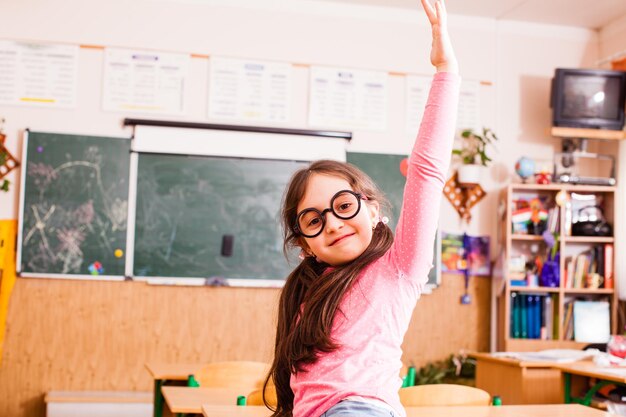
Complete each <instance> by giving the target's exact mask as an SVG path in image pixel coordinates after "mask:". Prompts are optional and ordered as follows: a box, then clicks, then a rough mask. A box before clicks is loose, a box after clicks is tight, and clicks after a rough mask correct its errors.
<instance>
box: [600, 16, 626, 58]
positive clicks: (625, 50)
mask: <svg viewBox="0 0 626 417" xmlns="http://www.w3.org/2000/svg"><path fill="white" fill-rule="evenodd" d="M599 38H600V47H599V50H600V59H602V60H603V61H604V59H605V58H609V57H611V56H613V55H615V54H622V55H624V54H626V16H621V17H619V18H617V19H615V20H614V21H612V22H611V23H609V24H607V25H606V26H604V27H602V28H601V29H600V31H599ZM610 64H611V62H610V60H607V61H606V62H605V63H604V65H603V66H604V67H605V68H610V67H611V65H610Z"/></svg>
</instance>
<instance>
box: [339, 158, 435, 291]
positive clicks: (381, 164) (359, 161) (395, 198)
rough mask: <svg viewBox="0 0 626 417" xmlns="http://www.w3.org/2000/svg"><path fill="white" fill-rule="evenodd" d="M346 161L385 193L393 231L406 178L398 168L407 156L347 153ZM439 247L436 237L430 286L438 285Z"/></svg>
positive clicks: (400, 206) (398, 214)
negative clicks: (357, 168) (388, 203)
mask: <svg viewBox="0 0 626 417" xmlns="http://www.w3.org/2000/svg"><path fill="white" fill-rule="evenodd" d="M346 159H347V161H348V162H350V163H351V164H353V165H356V166H357V167H359V168H360V169H361V170H362V171H363V172H365V173H366V174H367V175H369V177H370V178H371V179H372V180H374V182H375V183H376V185H378V187H379V188H380V189H381V190H382V191H383V192H384V193H385V196H386V197H387V199H388V200H389V202H390V203H391V213H387V217H389V226H390V227H391V229H392V230H395V229H396V224H397V223H398V217H399V216H400V210H401V209H402V196H403V195H404V185H405V183H406V177H405V176H404V175H403V174H402V171H401V169H400V166H401V164H402V161H403V160H405V159H407V156H406V155H392V154H377V153H360V152H348V153H347V155H346ZM439 247H440V245H439V239H438V237H437V238H435V242H434V252H433V265H434V268H432V269H431V270H430V273H429V275H428V284H430V285H438V284H439V282H440V262H439V253H440V250H439Z"/></svg>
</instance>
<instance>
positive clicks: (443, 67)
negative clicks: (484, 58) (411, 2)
mask: <svg viewBox="0 0 626 417" xmlns="http://www.w3.org/2000/svg"><path fill="white" fill-rule="evenodd" d="M421 1H422V7H424V11H425V12H426V16H428V20H429V21H430V25H431V28H432V35H433V43H432V47H431V50H430V62H431V63H432V64H433V65H434V66H435V67H436V68H437V72H441V71H446V72H454V73H457V72H459V64H458V62H457V60H456V55H455V54H454V49H453V48H452V43H451V42H450V36H449V35H448V24H447V18H448V14H447V12H446V6H445V4H444V3H443V0H435V7H433V6H432V5H431V4H430V0H421Z"/></svg>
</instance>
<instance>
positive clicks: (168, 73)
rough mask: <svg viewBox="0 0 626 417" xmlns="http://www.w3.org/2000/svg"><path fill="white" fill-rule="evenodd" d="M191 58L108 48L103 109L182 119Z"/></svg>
mask: <svg viewBox="0 0 626 417" xmlns="http://www.w3.org/2000/svg"><path fill="white" fill-rule="evenodd" d="M188 77H189V55H188V54H174V53H165V52H154V51H140V50H132V49H119V48H106V49H105V51H104V79H103V88H102V109H103V110H105V111H120V112H125V113H128V112H138V113H158V114H174V115H181V114H183V113H184V111H185V85H187V82H188Z"/></svg>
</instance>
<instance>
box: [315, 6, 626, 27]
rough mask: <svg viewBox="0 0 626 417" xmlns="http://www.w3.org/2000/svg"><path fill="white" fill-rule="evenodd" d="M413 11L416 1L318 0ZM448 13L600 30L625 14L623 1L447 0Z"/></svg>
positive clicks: (625, 7)
mask: <svg viewBox="0 0 626 417" xmlns="http://www.w3.org/2000/svg"><path fill="white" fill-rule="evenodd" d="M317 1H321V2H331V3H349V4H358V5H367V6H385V7H393V8H401V9H402V8H405V9H411V10H415V8H416V7H419V0H317ZM446 6H447V8H448V13H449V14H458V15H469V16H480V17H488V18H493V19H502V20H520V21H526V22H536V23H547V24H555V25H565V26H577V27H584V28H588V29H600V28H601V27H603V26H605V25H607V24H608V23H610V22H611V21H613V20H615V19H617V18H619V17H621V16H624V15H626V0H446Z"/></svg>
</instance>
